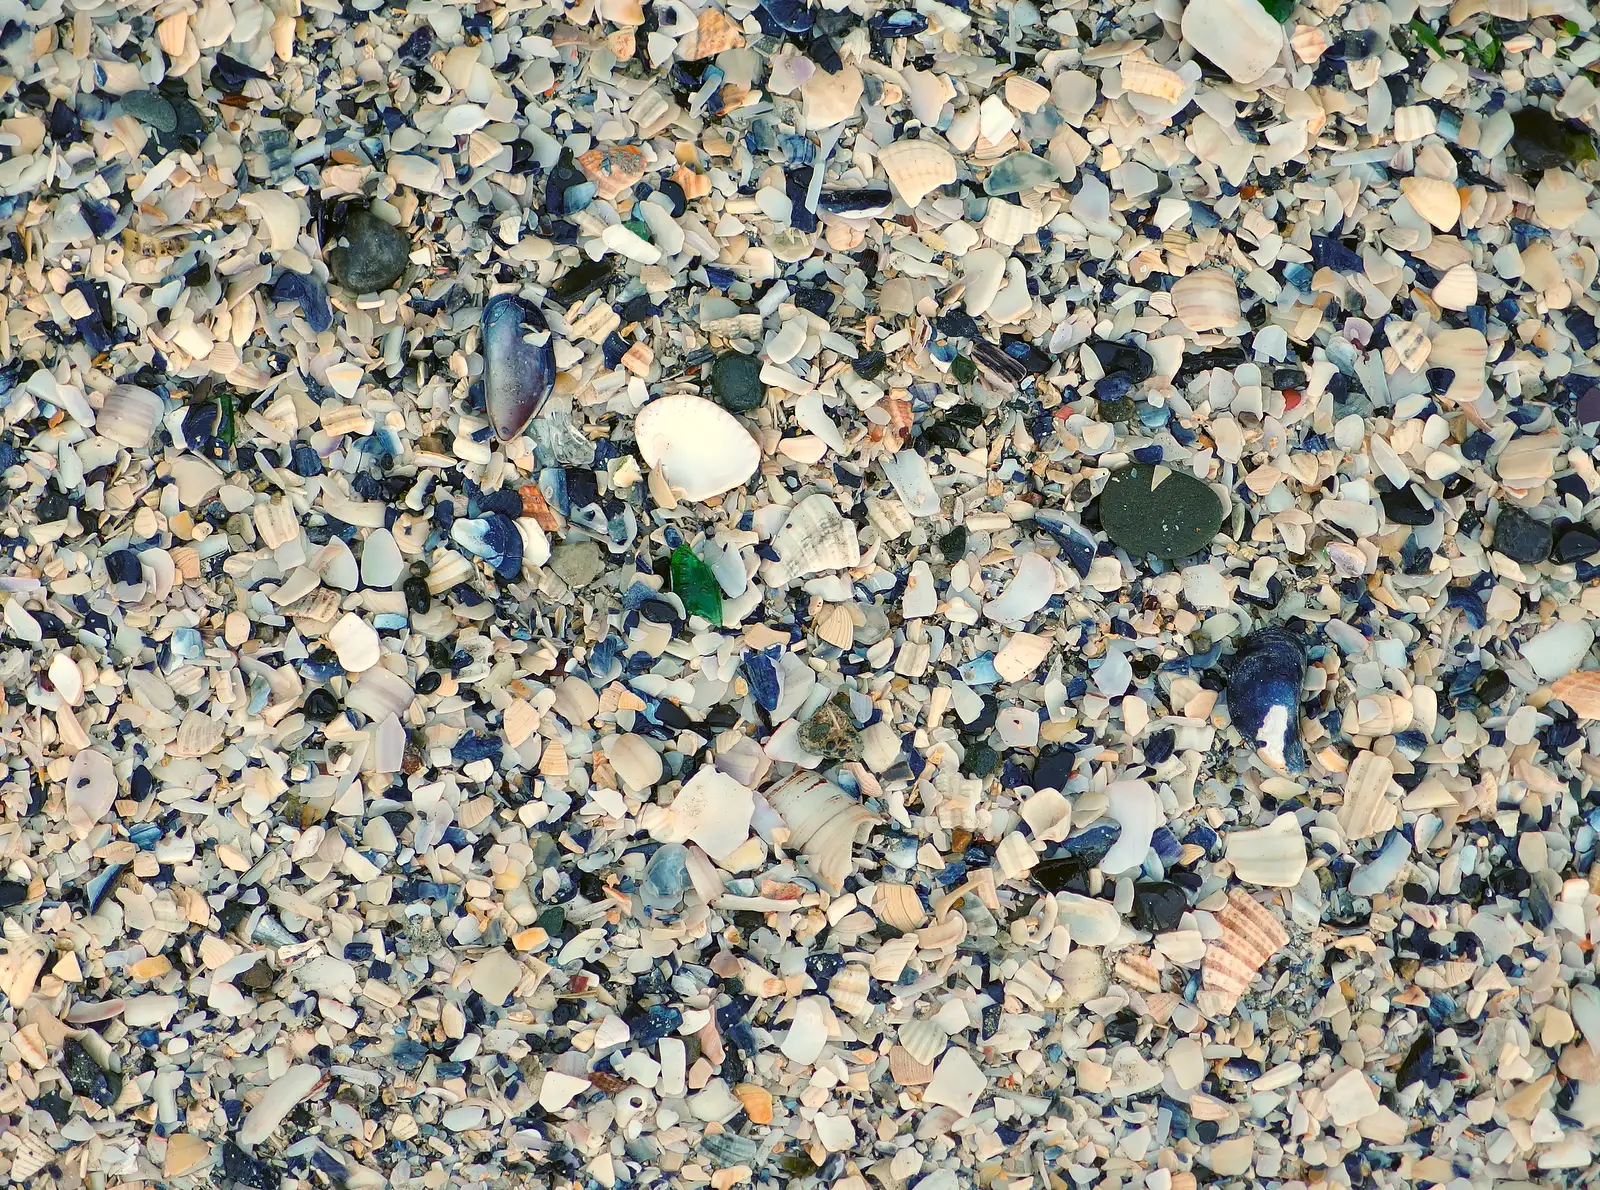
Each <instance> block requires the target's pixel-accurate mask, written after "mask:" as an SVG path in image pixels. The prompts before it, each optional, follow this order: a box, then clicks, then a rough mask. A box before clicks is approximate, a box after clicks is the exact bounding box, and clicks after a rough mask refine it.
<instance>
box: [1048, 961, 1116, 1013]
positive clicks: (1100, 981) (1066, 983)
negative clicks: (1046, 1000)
mask: <svg viewBox="0 0 1600 1190" xmlns="http://www.w3.org/2000/svg"><path fill="white" fill-rule="evenodd" d="M1056 978H1057V979H1058V980H1059V981H1060V982H1061V991H1062V997H1063V999H1064V1000H1065V1001H1066V1003H1067V1006H1068V1007H1073V1008H1075V1007H1077V1006H1078V1005H1080V1004H1084V1003H1087V1002H1088V1001H1090V1000H1093V999H1095V998H1096V997H1097V996H1103V995H1105V994H1106V984H1107V982H1108V980H1107V977H1106V963H1105V959H1103V958H1102V957H1101V956H1100V952H1099V951H1097V950H1090V949H1089V948H1087V947H1083V946H1079V947H1075V948H1074V949H1073V950H1072V952H1071V953H1069V954H1068V955H1067V957H1066V958H1065V959H1064V960H1063V961H1062V963H1061V966H1060V967H1058V968H1057V969H1056Z"/></svg>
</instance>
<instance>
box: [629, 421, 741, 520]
mask: <svg viewBox="0 0 1600 1190" xmlns="http://www.w3.org/2000/svg"><path fill="white" fill-rule="evenodd" d="M633 432H634V437H635V438H636V439H637V441H638V443H639V454H640V455H641V456H642V457H643V458H644V461H645V462H646V463H647V464H648V465H649V466H651V467H652V468H654V469H656V470H657V471H659V472H660V473H661V475H662V478H664V479H665V480H666V481H667V482H668V483H669V484H671V485H672V486H673V487H674V488H677V489H678V490H679V491H681V492H682V493H683V496H684V498H685V499H687V500H709V499H710V498H711V497H712V496H720V495H721V494H722V493H723V492H726V491H728V490H729V489H731V488H736V487H738V486H739V485H740V484H742V483H744V481H745V480H747V479H749V478H750V477H751V476H752V475H754V474H755V471H756V468H757V467H759V466H761V448H760V447H759V446H757V445H756V440H755V439H754V438H752V437H750V432H749V431H748V430H746V429H745V428H744V427H743V426H742V425H740V424H739V419H738V418H736V417H734V416H733V414H731V413H729V412H728V411H727V410H726V409H724V408H722V406H720V405H716V404H713V403H712V402H710V401H707V400H706V399H705V398H703V397H691V396H675V397H661V398H659V399H657V400H654V401H651V402H650V403H649V404H648V405H646V406H645V407H644V408H643V409H641V410H639V415H638V416H637V417H636V418H634V423H633Z"/></svg>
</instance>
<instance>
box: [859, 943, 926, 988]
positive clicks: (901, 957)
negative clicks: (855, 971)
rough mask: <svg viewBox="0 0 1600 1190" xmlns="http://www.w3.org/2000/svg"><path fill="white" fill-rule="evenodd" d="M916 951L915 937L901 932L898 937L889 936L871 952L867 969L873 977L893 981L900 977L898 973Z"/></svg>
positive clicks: (903, 968)
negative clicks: (887, 939)
mask: <svg viewBox="0 0 1600 1190" xmlns="http://www.w3.org/2000/svg"><path fill="white" fill-rule="evenodd" d="M916 953H917V940H916V938H915V937H914V936H912V935H911V934H902V935H901V936H900V937H898V938H891V939H890V940H889V941H887V942H885V943H884V944H883V945H882V946H880V947H878V949H877V950H876V951H874V952H873V954H872V961H871V962H869V963H868V964H867V970H869V971H870V972H872V978H873V979H880V980H882V981H883V982H884V983H893V982H894V981H895V980H897V979H899V978H900V973H901V972H902V971H904V970H905V969H906V964H907V963H909V962H910V961H911V956H912V955H914V954H916Z"/></svg>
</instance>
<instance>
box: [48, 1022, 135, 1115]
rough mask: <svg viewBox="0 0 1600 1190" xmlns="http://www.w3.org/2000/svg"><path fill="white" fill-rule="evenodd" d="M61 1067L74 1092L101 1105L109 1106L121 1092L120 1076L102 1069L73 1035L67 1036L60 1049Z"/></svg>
mask: <svg viewBox="0 0 1600 1190" xmlns="http://www.w3.org/2000/svg"><path fill="white" fill-rule="evenodd" d="M61 1069H62V1071H63V1073H65V1074H66V1076H67V1083H68V1085H70V1086H71V1087H72V1090H73V1092H74V1093H75V1094H78V1095H82V1096H83V1097H84V1098H85V1099H89V1100H92V1101H93V1102H95V1103H97V1104H99V1105H100V1106H101V1107H110V1106H111V1105H112V1104H113V1103H115V1102H116V1101H117V1096H118V1095H120V1094H121V1093H122V1076H121V1075H117V1074H111V1073H109V1072H108V1071H105V1070H102V1069H101V1068H100V1063H98V1062H96V1061H95V1060H94V1058H92V1057H91V1056H90V1055H89V1051H88V1050H86V1049H84V1048H83V1043H82V1042H80V1041H78V1039H77V1038H75V1037H69V1038H67V1042H66V1045H65V1046H64V1047H63V1049H62V1060H61Z"/></svg>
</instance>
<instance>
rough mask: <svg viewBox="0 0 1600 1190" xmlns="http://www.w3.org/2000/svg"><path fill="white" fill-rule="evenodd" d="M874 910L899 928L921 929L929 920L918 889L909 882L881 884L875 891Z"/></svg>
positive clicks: (906, 929) (880, 916) (884, 919)
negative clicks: (908, 883)
mask: <svg viewBox="0 0 1600 1190" xmlns="http://www.w3.org/2000/svg"><path fill="white" fill-rule="evenodd" d="M872 911H873V912H874V913H876V914H877V915H878V917H879V918H881V919H882V920H883V921H886V922H888V923H889V924H890V925H891V926H893V927H894V928H895V929H897V930H901V931H906V932H909V931H911V930H916V929H920V928H921V927H922V925H923V923H925V922H926V921H927V920H928V911H927V910H926V909H925V908H923V906H922V898H921V897H919V896H918V895H917V890H916V889H914V888H912V887H911V886H910V885H907V884H880V885H878V886H877V889H876V891H875V892H874V893H873V900H872Z"/></svg>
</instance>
